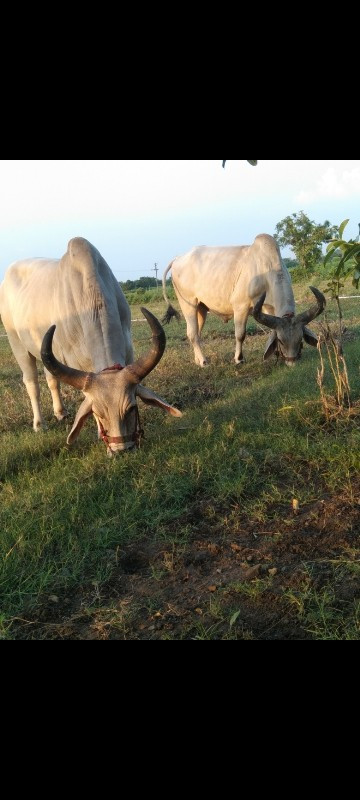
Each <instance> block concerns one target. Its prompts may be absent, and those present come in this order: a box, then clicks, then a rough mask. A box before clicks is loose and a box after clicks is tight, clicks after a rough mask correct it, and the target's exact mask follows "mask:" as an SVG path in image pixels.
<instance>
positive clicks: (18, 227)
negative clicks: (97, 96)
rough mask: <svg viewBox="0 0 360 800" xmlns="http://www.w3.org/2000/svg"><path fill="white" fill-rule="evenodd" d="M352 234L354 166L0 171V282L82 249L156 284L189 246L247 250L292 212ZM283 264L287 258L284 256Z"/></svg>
mask: <svg viewBox="0 0 360 800" xmlns="http://www.w3.org/2000/svg"><path fill="white" fill-rule="evenodd" d="M301 210H304V211H305V213H306V214H307V215H308V216H309V217H310V219H312V220H314V221H315V222H316V223H322V222H324V220H325V219H328V220H329V221H330V222H331V224H334V225H335V224H337V225H338V224H340V222H342V220H343V219H345V218H347V217H349V218H350V222H349V224H348V226H347V228H346V231H345V234H344V236H345V238H350V237H351V238H354V237H355V236H357V234H358V223H359V222H360V161H266V160H264V161H262V160H259V161H258V165H257V166H256V167H252V166H250V164H248V163H247V161H245V160H234V161H231V160H229V161H227V162H226V166H225V169H223V168H222V161H221V160H217V161H76V160H73V161H66V160H62V161H58V160H54V161H45V160H44V161H37V160H33V161H25V160H24V161H15V160H14V161H6V160H2V161H0V280H2V278H3V275H4V272H5V269H6V267H7V266H8V265H9V264H10V263H11V262H12V261H16V260H18V259H21V258H30V257H33V256H45V257H49V258H61V256H62V255H63V253H64V252H65V251H66V247H67V243H68V240H69V239H71V238H72V237H73V236H84V237H85V238H86V239H89V240H90V241H91V242H92V243H93V244H94V245H95V246H96V247H97V248H98V250H100V252H101V254H102V255H103V256H104V258H105V259H106V261H107V262H108V264H109V265H110V267H111V269H112V271H113V273H114V275H115V276H116V277H117V278H118V280H121V281H125V280H127V279H131V280H134V279H136V278H139V277H141V276H144V275H152V276H154V275H155V272H154V271H153V267H154V264H155V263H157V265H158V267H159V272H158V277H160V276H161V275H162V273H163V271H164V269H165V267H166V266H167V264H168V263H169V261H171V260H172V259H173V258H174V257H175V256H177V255H180V254H181V253H185V252H186V251H187V250H189V249H190V248H191V247H193V246H194V245H202V244H207V245H230V244H251V242H252V241H253V239H254V237H255V236H256V235H257V234H258V233H270V234H273V233H274V230H275V225H276V223H277V222H279V221H280V220H281V219H283V218H284V217H285V216H287V215H289V214H292V213H294V212H297V211H301ZM283 255H284V256H291V255H292V253H291V251H290V250H287V251H285V250H284V251H283Z"/></svg>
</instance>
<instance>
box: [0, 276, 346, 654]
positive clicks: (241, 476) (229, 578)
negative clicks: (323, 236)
mask: <svg viewBox="0 0 360 800" xmlns="http://www.w3.org/2000/svg"><path fill="white" fill-rule="evenodd" d="M315 285H318V284H315ZM319 288H321V285H320V286H319ZM294 291H295V297H296V299H297V301H298V305H297V309H298V310H303V308H304V307H305V305H306V307H307V306H308V305H309V304H310V303H312V302H313V296H312V294H311V292H310V291H309V290H308V288H307V287H306V286H300V285H296V286H295V287H294ZM347 293H348V294H352V293H353V292H352V290H351V287H349V288H348V292H347ZM146 305H147V307H149V308H150V310H151V311H152V312H153V313H155V314H156V315H157V316H158V317H159V318H161V317H162V315H163V313H164V311H165V304H164V303H163V302H162V301H159V300H155V301H154V302H150V303H149V302H147V303H146ZM343 309H344V322H345V324H346V328H347V330H346V332H345V356H346V359H347V364H348V371H349V379H350V385H351V389H352V398H353V408H352V411H351V413H350V414H349V415H347V416H339V417H337V419H334V420H333V421H332V422H331V423H328V424H326V423H325V420H324V416H323V413H322V407H321V404H320V402H319V390H318V387H317V384H316V371H317V366H318V364H319V357H318V353H317V351H316V349H314V348H310V347H308V346H306V345H304V349H303V357H302V359H301V361H300V362H299V363H298V364H297V365H296V367H295V368H294V369H289V368H287V367H285V366H284V365H283V364H281V363H278V364H277V363H276V360H275V359H273V358H271V359H270V360H269V361H267V362H265V363H264V362H263V361H262V354H263V351H264V348H265V342H266V336H264V335H263V333H262V331H261V330H260V328H259V327H258V326H256V325H255V323H254V321H253V320H252V318H250V319H251V321H250V322H249V324H248V336H247V338H246V341H245V345H244V353H245V356H246V359H247V360H246V363H245V364H244V365H242V366H235V364H234V362H233V356H234V349H235V340H234V327H233V324H232V322H229V323H228V324H224V323H222V322H221V321H220V320H219V319H218V318H217V317H215V316H213V315H209V317H208V320H207V323H206V325H205V328H204V332H203V344H204V348H203V350H204V354H205V355H206V356H207V357H208V358H209V360H210V364H209V366H208V367H206V368H204V369H200V368H199V367H197V366H196V365H195V364H194V360H193V352H192V348H191V347H190V345H189V343H188V341H187V339H186V331H185V322H184V320H182V321H181V322H180V323H177V322H176V321H173V322H172V323H171V325H170V326H167V328H166V335H167V346H166V350H165V354H164V356H163V358H162V360H161V361H160V363H159V365H158V366H157V368H156V369H155V371H154V372H153V373H151V374H150V375H149V376H148V378H147V379H146V381H145V384H146V385H147V386H149V388H151V389H153V390H155V391H156V392H158V393H159V394H160V395H161V396H162V397H163V398H164V399H166V400H167V401H169V402H170V403H172V404H173V405H176V406H177V407H178V408H180V409H181V410H182V412H183V417H182V418H181V419H174V418H172V417H169V416H167V415H164V414H163V413H162V412H161V411H160V410H155V409H151V408H149V407H145V406H143V405H142V404H141V401H139V410H140V414H141V420H142V424H143V427H144V429H145V439H144V441H143V444H142V447H141V449H140V450H137V451H136V452H132V453H127V454H126V453H125V454H124V455H122V456H119V457H118V458H114V459H108V458H107V456H106V449H105V447H104V445H103V444H102V442H99V441H98V440H97V435H96V427H95V423H94V422H93V421H92V420H91V421H89V422H88V423H87V425H86V426H85V427H84V429H83V431H82V432H81V435H80V437H79V439H78V440H77V442H76V443H75V444H74V445H73V446H72V447H71V448H69V447H68V446H67V445H66V436H67V432H68V431H69V429H70V425H71V422H69V423H58V422H57V421H56V420H55V418H54V417H53V416H52V408H51V404H50V393H49V392H48V389H47V386H46V383H45V379H44V377H43V374H42V368H41V365H39V372H40V373H41V378H40V381H41V396H42V405H43V409H44V415H45V417H46V419H47V423H48V429H47V430H46V431H44V432H43V433H38V434H35V433H34V432H33V430H32V427H31V423H32V415H31V409H30V401H29V398H28V396H27V393H26V390H25V388H24V386H23V383H22V378H21V373H20V370H19V367H18V365H17V363H16V362H15V359H14V357H13V355H12V353H11V351H10V348H9V345H8V341H7V338H6V336H5V335H4V330H3V328H2V327H1V326H0V400H1V402H0V430H1V451H0V504H1V507H0V521H1V526H0V528H1V536H0V543H1V578H0V594H1V615H0V635H1V636H2V637H3V638H8V639H31V638H33V639H192V640H202V639H250V640H251V639H255V640H257V639H359V638H360V591H359V589H360V560H359V555H360V549H359V533H360V469H359V468H360V404H359V398H360V369H359V368H360V301H359V300H358V299H353V300H346V301H343ZM131 312H132V317H133V320H134V322H133V339H134V345H135V352H136V355H139V354H140V353H141V352H142V351H144V350H146V349H147V347H148V344H149V328H148V326H147V324H146V322H145V321H144V322H142V321H140V322H139V321H137V320H139V319H142V315H141V312H140V308H139V307H138V306H135V305H133V306H131ZM327 315H328V319H329V321H330V323H331V325H332V326H333V325H334V324H335V323H334V320H335V318H336V311H335V307H333V305H332V304H331V303H330V302H329V303H328V311H327ZM320 319H321V318H320ZM311 327H312V329H313V330H314V331H315V332H316V331H317V330H318V323H317V322H314V323H312V324H311ZM326 381H327V384H326V385H327V390H328V392H329V393H331V391H332V384H331V376H330V374H329V372H328V373H327V376H326ZM63 396H64V399H65V404H66V406H67V408H68V410H69V412H70V417H69V419H70V421H72V420H73V418H74V416H75V413H76V410H77V408H78V406H79V404H80V401H81V398H82V395H81V393H78V392H76V391H75V390H73V389H71V388H70V387H67V386H65V387H64V388H63ZM294 501H295V503H294ZM295 512H296V513H295Z"/></svg>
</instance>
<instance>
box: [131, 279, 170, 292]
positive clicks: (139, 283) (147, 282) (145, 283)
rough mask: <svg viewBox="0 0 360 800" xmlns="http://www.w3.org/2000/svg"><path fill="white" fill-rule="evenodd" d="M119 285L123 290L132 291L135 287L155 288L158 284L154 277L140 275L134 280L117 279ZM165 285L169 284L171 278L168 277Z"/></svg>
mask: <svg viewBox="0 0 360 800" xmlns="http://www.w3.org/2000/svg"><path fill="white" fill-rule="evenodd" d="M119 283H120V286H121V288H122V290H123V291H124V292H134V291H136V289H156V288H157V286H158V284H157V283H156V278H153V277H152V276H151V278H148V277H146V276H145V277H142V278H137V279H136V280H134V281H130V280H127V281H119ZM166 283H167V285H170V284H171V278H168V279H167V281H166Z"/></svg>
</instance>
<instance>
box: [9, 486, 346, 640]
mask: <svg viewBox="0 0 360 800" xmlns="http://www.w3.org/2000/svg"><path fill="white" fill-rule="evenodd" d="M359 490H360V482H359V481H357V484H356V485H354V486H353V492H352V496H351V497H349V496H348V495H347V494H344V495H343V496H337V497H336V498H334V497H332V498H331V497H324V498H323V499H322V500H320V501H317V502H314V503H311V504H309V505H307V506H305V507H303V508H299V509H298V511H297V510H296V509H295V510H296V511H297V513H294V508H293V507H285V506H281V505H280V506H279V505H277V504H274V505H273V506H272V507H271V508H269V509H268V514H267V521H266V523H263V522H250V521H249V519H246V517H245V515H242V513H241V511H239V509H237V508H234V509H233V510H232V512H231V514H230V515H229V516H228V517H227V522H226V526H225V527H224V513H223V509H219V511H218V517H217V516H216V513H215V517H214V516H212V519H211V525H209V523H208V521H207V519H206V516H207V515H206V512H205V509H204V508H202V506H201V503H199V504H198V505H196V504H194V507H193V508H192V511H191V514H190V515H189V514H187V515H186V518H184V520H183V521H182V520H178V521H177V525H176V527H177V532H179V527H181V523H182V522H183V524H184V526H187V528H188V526H189V523H190V524H191V522H192V523H193V524H194V534H193V535H191V536H190V538H188V539H187V541H186V544H181V545H179V544H174V545H173V546H172V547H169V545H168V544H166V545H164V543H162V542H159V541H156V540H155V541H154V539H155V535H156V534H155V532H154V536H153V537H151V535H149V536H148V537H147V538H146V539H145V538H144V539H143V540H142V541H139V542H137V543H136V545H134V544H132V545H131V547H128V548H125V549H123V550H119V549H117V550H116V551H108V553H107V556H108V559H109V562H111V563H112V575H111V578H110V579H109V580H108V581H107V582H106V583H104V584H101V586H98V585H96V584H94V582H92V583H89V584H88V585H84V586H82V587H80V588H79V590H78V591H76V592H72V593H67V594H65V595H64V594H62V595H61V594H59V595H51V596H50V597H48V596H44V597H43V598H42V599H41V602H40V603H39V605H38V607H37V608H36V611H35V612H32V614H31V615H30V614H29V615H26V619H22V620H15V621H14V622H13V627H12V635H13V636H14V638H20V639H23V638H26V639H28V638H32V639H95V640H97V639H100V640H104V639H105V640H107V639H109V640H112V639H228V638H229V639H317V638H322V637H321V636H318V635H317V633H316V631H315V632H314V631H312V630H311V625H310V626H309V622H308V617H307V616H306V603H307V598H309V602H310V599H311V597H312V596H314V595H315V597H318V598H321V597H322V596H323V594H324V591H326V587H327V586H328V584H329V582H331V586H332V591H333V595H332V607H333V609H334V613H339V614H340V613H341V614H345V615H346V613H347V609H348V608H349V609H350V607H351V606H353V604H354V602H355V601H356V599H359V596H360V586H359V572H358V571H357V570H356V569H354V570H352V569H342V566H341V565H342V560H343V562H344V563H346V564H347V565H348V566H349V565H350V567H351V565H352V563H353V564H354V566H356V564H358V563H359V562H358V561H357V560H356V547H358V542H359V532H360V500H359V498H360V491H359ZM217 519H218V521H217ZM177 541H178V539H177ZM357 554H358V550H357ZM357 558H358V555H357ZM334 568H336V571H337V572H336V580H335V581H334ZM328 638H331V636H329V637H328ZM339 638H341V636H340V637H339ZM351 638H354V636H353V637H351ZM355 638H356V636H355ZM359 638H360V630H359Z"/></svg>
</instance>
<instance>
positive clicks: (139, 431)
mask: <svg viewBox="0 0 360 800" xmlns="http://www.w3.org/2000/svg"><path fill="white" fill-rule="evenodd" d="M114 369H117V370H120V369H123V367H122V366H121V364H113V365H112V367H105V368H104V369H102V370H101V372H110V370H114ZM133 411H135V414H136V417H135V430H134V432H133V433H127V434H125V436H108V434H107V431H105V430H104V428H103V426H102V424H101V422H100V420H99V422H98V424H99V433H100V437H101V439H102V440H103V442H105V444H106V446H108V445H109V444H124V443H125V442H135V447H140V445H141V439H143V438H144V437H145V434H144V429H143V428H142V427H141V423H140V414H139V409H138V407H137V405H136V406H133V408H131V409H130V411H129V412H128V413H129V414H131V413H132V412H133Z"/></svg>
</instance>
